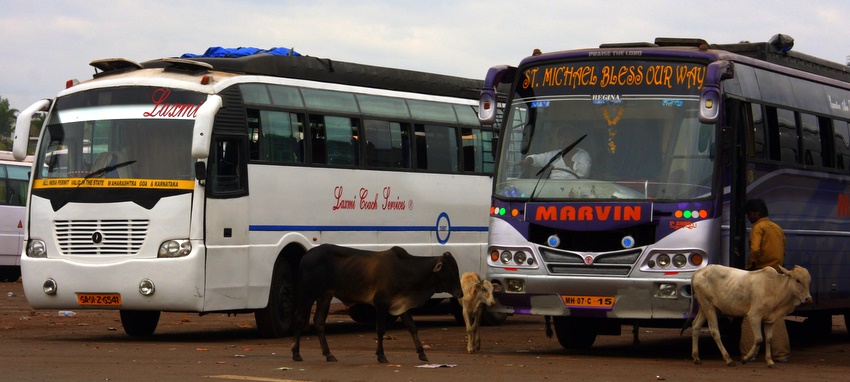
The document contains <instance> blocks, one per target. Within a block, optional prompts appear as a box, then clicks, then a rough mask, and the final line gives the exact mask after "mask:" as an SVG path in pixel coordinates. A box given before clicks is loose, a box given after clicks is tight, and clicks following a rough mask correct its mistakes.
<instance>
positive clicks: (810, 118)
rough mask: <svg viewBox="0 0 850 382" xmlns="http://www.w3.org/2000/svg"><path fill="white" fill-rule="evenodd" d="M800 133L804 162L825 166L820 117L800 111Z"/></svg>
mask: <svg viewBox="0 0 850 382" xmlns="http://www.w3.org/2000/svg"><path fill="white" fill-rule="evenodd" d="M800 133H801V137H800V138H801V140H802V144H803V164H804V165H807V166H815V167H821V166H823V164H824V163H823V157H822V156H821V143H820V130H819V129H818V118H817V117H815V116H814V115H811V114H803V113H800Z"/></svg>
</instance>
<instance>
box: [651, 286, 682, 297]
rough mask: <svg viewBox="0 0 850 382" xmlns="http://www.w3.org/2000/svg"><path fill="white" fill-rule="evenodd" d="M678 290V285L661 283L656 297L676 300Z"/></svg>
mask: <svg viewBox="0 0 850 382" xmlns="http://www.w3.org/2000/svg"><path fill="white" fill-rule="evenodd" d="M676 289H677V288H676V284H668V283H661V284H658V291H657V292H656V293H655V295H656V296H657V297H661V298H676Z"/></svg>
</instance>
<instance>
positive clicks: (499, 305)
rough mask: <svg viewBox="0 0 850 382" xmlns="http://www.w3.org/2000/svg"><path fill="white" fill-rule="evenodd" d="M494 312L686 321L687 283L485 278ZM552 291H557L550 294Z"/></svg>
mask: <svg viewBox="0 0 850 382" xmlns="http://www.w3.org/2000/svg"><path fill="white" fill-rule="evenodd" d="M488 279H489V280H490V281H491V282H495V283H498V284H499V285H501V291H500V292H498V293H494V294H493V295H494V297H495V298H496V305H495V306H493V307H488V308H487V310H488V311H491V312H497V313H508V314H526V315H544V316H576V317H599V318H614V319H687V318H688V316H689V315H691V314H692V312H691V296H692V293H691V285H690V284H691V280H690V278H685V279H683V278H672V277H671V278H655V279H608V278H604V279H601V278H594V279H590V278H580V277H569V278H568V277H552V276H546V277H541V276H532V275H520V274H510V273H489V274H488ZM553 291H557V292H556V293H553Z"/></svg>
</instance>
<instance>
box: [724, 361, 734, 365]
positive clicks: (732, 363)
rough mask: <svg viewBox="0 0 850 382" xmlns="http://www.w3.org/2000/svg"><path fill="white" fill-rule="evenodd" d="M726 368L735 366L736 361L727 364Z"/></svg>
mask: <svg viewBox="0 0 850 382" xmlns="http://www.w3.org/2000/svg"><path fill="white" fill-rule="evenodd" d="M726 366H735V361H729V362H726Z"/></svg>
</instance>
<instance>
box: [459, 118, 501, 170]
mask: <svg viewBox="0 0 850 382" xmlns="http://www.w3.org/2000/svg"><path fill="white" fill-rule="evenodd" d="M492 142H493V132H492V131H489V130H483V129H469V128H463V129H461V145H462V147H463V171H464V172H478V173H487V174H492V173H493V169H494V167H495V158H494V155H493V146H492Z"/></svg>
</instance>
